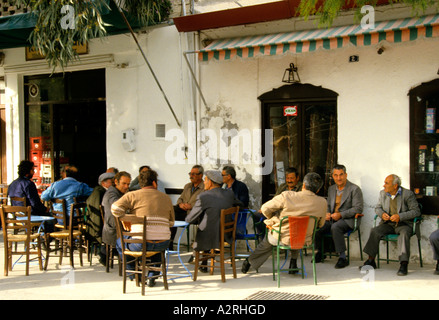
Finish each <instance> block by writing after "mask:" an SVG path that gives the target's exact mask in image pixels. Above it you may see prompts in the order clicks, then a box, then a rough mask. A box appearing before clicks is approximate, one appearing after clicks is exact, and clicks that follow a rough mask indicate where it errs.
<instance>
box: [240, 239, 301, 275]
mask: <svg viewBox="0 0 439 320" xmlns="http://www.w3.org/2000/svg"><path fill="white" fill-rule="evenodd" d="M273 246H277V239H276V238H275V237H273V236H272V235H271V233H268V234H267V237H265V238H264V240H262V241H261V242H259V244H258V246H257V247H256V249H255V251H253V253H252V254H251V255H250V257H248V262H250V265H251V266H252V267H253V268H254V269H259V267H260V266H262V265H263V264H264V262H265V261H267V259H268V258H269V257H270V256H271V253H272V251H273ZM298 256H299V250H291V258H292V259H297V258H298Z"/></svg>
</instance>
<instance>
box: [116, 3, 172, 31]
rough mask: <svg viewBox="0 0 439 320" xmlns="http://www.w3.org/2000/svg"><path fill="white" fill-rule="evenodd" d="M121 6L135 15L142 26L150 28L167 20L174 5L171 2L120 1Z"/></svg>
mask: <svg viewBox="0 0 439 320" xmlns="http://www.w3.org/2000/svg"><path fill="white" fill-rule="evenodd" d="M116 2H118V4H119V6H120V7H121V8H122V9H124V10H126V11H127V12H129V13H135V14H136V16H137V20H138V21H139V22H140V24H141V25H142V26H150V25H155V24H157V23H160V22H162V21H164V20H165V19H167V18H168V17H169V15H170V13H171V8H172V4H171V2H170V1H169V0H155V1H149V0H146V1H145V0H144V1H142V0H140V1H139V0H119V1H116Z"/></svg>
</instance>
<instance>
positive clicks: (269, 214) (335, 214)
mask: <svg viewBox="0 0 439 320" xmlns="http://www.w3.org/2000/svg"><path fill="white" fill-rule="evenodd" d="M286 174H287V176H286V181H287V187H286V188H285V190H293V184H294V182H296V181H298V180H299V177H298V174H297V171H296V170H295V169H294V168H290V169H288V170H287V171H286ZM290 175H291V176H290ZM289 176H290V177H289ZM347 177H348V175H347V171H346V167H345V166H343V165H336V166H334V167H333V168H332V178H333V180H334V184H333V185H331V186H330V187H329V189H328V197H327V199H326V201H325V199H324V198H322V197H319V196H317V193H318V192H319V190H320V188H321V187H322V186H323V181H322V179H321V177H320V176H319V175H318V174H316V173H308V174H307V175H305V177H304V179H303V184H302V187H301V191H300V192H281V193H279V192H278V193H277V194H276V195H275V197H274V198H273V199H272V200H270V201H268V202H266V203H264V204H263V205H262V208H261V212H262V214H263V215H264V216H265V217H266V218H267V219H266V220H265V221H264V222H265V224H266V225H267V226H272V227H273V229H276V227H277V229H278V228H279V222H280V219H282V218H283V217H285V216H304V215H308V216H309V215H313V216H316V217H317V218H320V220H319V225H318V230H317V232H316V235H315V240H314V241H315V242H314V244H315V248H316V250H317V253H316V256H315V262H321V261H322V259H324V252H322V251H325V250H324V249H323V248H324V246H322V245H321V244H322V238H323V236H324V235H325V234H328V233H330V234H331V235H332V240H333V244H334V247H335V251H336V252H337V253H338V254H339V259H338V261H337V263H336V264H335V268H336V269H341V268H344V267H346V266H348V265H349V261H348V259H347V257H346V244H345V239H344V234H345V233H346V232H348V231H351V230H353V228H354V224H355V219H356V218H357V223H358V225H359V224H360V223H361V216H360V215H361V214H362V212H363V194H362V191H361V189H360V187H358V186H357V185H355V184H353V183H352V182H350V181H349V180H348V179H347ZM288 183H289V185H288ZM296 184H297V182H296ZM383 188H384V189H383V190H381V191H380V195H379V200H378V204H377V205H376V207H375V213H376V214H377V215H378V216H379V217H380V218H381V222H380V224H379V225H378V226H376V227H374V228H372V229H371V231H370V236H369V239H368V241H367V243H366V246H365V247H364V250H363V251H364V252H365V253H366V254H367V255H368V259H367V260H366V261H365V262H364V265H365V266H371V267H373V268H376V263H375V257H376V256H377V254H378V249H379V243H380V239H381V238H382V237H383V236H385V235H387V234H398V235H399V237H398V251H399V261H400V267H399V270H398V272H397V275H400V276H405V275H407V274H408V263H409V259H410V237H411V236H412V230H413V224H414V219H415V218H416V217H418V216H420V215H421V211H420V209H419V205H418V202H417V200H416V197H415V195H414V193H413V192H412V191H410V190H407V189H405V188H403V187H402V186H401V179H400V178H399V177H398V176H397V175H395V174H391V175H389V176H387V177H386V178H385V180H384V185H383ZM359 214H360V215H359ZM309 232H310V230H308V234H307V241H308V244H309V241H311V234H309ZM267 234H268V236H267V237H265V238H264V240H263V241H262V242H261V243H260V244H259V245H258V246H257V248H256V249H255V251H254V252H253V253H252V254H251V255H250V257H249V258H247V259H246V260H245V261H244V263H243V265H242V268H241V271H242V272H243V273H247V272H248V271H249V269H250V267H252V268H254V269H256V270H257V269H258V268H259V267H260V266H261V265H262V264H263V263H264V262H265V261H266V260H267V258H268V257H269V256H270V255H271V248H272V246H273V245H277V241H278V237H279V236H278V235H277V233H276V232H274V231H269V232H268V233H267ZM280 238H281V239H280V241H282V243H284V244H285V245H288V243H289V233H288V232H284V230H283V229H282V230H281V234H280ZM430 243H431V246H432V248H433V252H434V259H435V260H437V264H436V270H435V272H434V274H436V275H439V259H438V258H439V230H437V231H435V232H433V233H432V234H431V236H430ZM292 251H293V252H292V257H291V260H290V269H294V268H297V261H296V260H297V252H294V250H292Z"/></svg>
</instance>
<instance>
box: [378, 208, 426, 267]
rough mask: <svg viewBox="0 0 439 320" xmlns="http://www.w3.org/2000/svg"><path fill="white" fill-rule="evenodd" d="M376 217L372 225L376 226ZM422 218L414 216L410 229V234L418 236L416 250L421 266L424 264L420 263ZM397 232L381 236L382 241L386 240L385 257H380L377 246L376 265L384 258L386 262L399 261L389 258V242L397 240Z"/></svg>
mask: <svg viewBox="0 0 439 320" xmlns="http://www.w3.org/2000/svg"><path fill="white" fill-rule="evenodd" d="M377 218H378V215H375V218H374V223H373V226H374V227H376V222H377ZM422 220H423V218H422V217H420V216H419V217H416V218H415V219H414V223H413V230H412V235H411V236H414V235H416V237H417V238H418V250H419V264H420V266H421V268H422V267H423V266H424V265H423V263H422V251H421V222H422ZM398 237H399V235H398V234H388V235H385V236H383V237H382V238H381V240H382V241H386V254H387V257H386V258H385V259H384V258H383V259H381V258H380V250H379V248H378V255H377V258H378V259H377V262H378V263H377V267H378V268H379V267H380V260H385V261H386V262H387V264H389V262H390V261H392V262H399V260H394V259H389V242H397V241H398Z"/></svg>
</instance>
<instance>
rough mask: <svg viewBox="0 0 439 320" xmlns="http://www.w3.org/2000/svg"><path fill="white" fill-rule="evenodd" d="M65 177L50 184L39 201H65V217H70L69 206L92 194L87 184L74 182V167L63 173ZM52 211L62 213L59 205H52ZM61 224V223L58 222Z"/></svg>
mask: <svg viewBox="0 0 439 320" xmlns="http://www.w3.org/2000/svg"><path fill="white" fill-rule="evenodd" d="M65 174H66V177H65V178H64V179H62V180H59V181H56V182H54V183H52V184H51V185H50V186H49V188H47V189H46V190H45V191H43V193H42V194H41V200H43V201H50V200H52V199H65V200H66V204H67V215H70V206H71V205H72V204H73V203H74V199H75V198H87V197H88V196H90V195H91V193H92V192H93V189H92V188H90V187H89V186H88V185H87V184H85V183H83V182H79V181H78V180H76V178H77V176H78V169H77V168H76V167H75V166H69V167H68V168H67V169H66V171H65ZM53 207H54V210H57V211H62V207H61V204H60V203H55V204H54V205H53ZM58 222H59V223H61V221H58Z"/></svg>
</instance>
